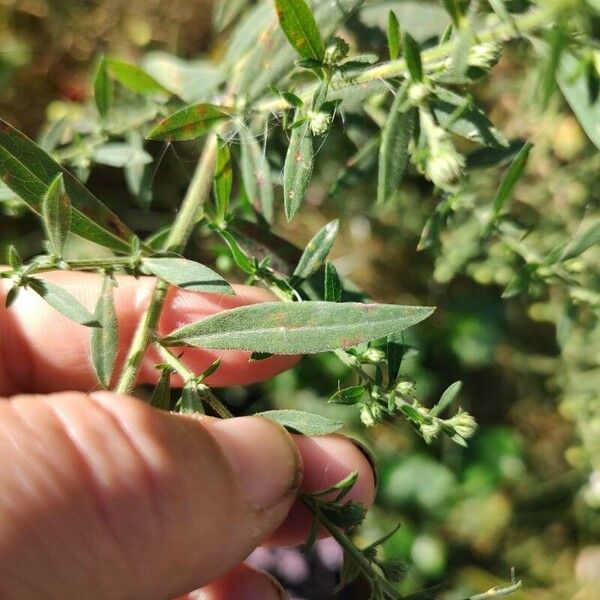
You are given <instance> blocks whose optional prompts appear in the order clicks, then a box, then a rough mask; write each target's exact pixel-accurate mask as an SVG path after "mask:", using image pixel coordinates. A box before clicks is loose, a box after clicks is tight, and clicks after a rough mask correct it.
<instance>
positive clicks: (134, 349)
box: [115, 133, 217, 394]
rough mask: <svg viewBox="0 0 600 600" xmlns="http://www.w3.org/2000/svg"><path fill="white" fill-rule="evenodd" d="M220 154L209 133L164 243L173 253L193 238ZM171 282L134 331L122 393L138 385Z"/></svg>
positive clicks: (161, 283) (159, 285)
mask: <svg viewBox="0 0 600 600" xmlns="http://www.w3.org/2000/svg"><path fill="white" fill-rule="evenodd" d="M216 154H217V136H216V133H213V134H211V135H210V136H209V138H208V139H207V141H206V144H205V146H204V150H203V152H202V156H201V157H200V161H199V162H198V166H197V167H196V171H195V173H194V176H193V178H192V182H191V184H190V187H189V188H188V191H187V193H186V196H185V198H184V200H183V203H182V205H181V209H180V211H179V213H178V214H177V217H176V218H175V222H174V223H173V227H172V228H171V232H170V234H169V237H168V239H167V241H166V244H165V249H166V250H168V251H170V252H176V253H181V252H182V251H183V250H184V249H185V246H186V244H187V242H188V240H189V239H190V236H191V234H192V232H193V230H194V227H195V225H196V223H197V222H198V219H199V216H200V214H201V212H202V206H203V205H204V203H205V202H206V200H207V199H208V197H209V194H210V188H211V185H212V181H213V177H214V166H215V160H216ZM168 288H169V286H168V284H167V283H166V282H165V281H162V280H160V281H159V282H158V283H157V284H156V287H155V288H154V292H153V294H152V298H151V300H150V304H149V305H148V308H147V309H146V312H145V313H144V316H143V317H142V319H141V321H140V323H139V325H138V327H137V330H136V332H135V334H134V337H133V340H132V343H131V347H130V348H129V352H128V354H127V359H126V361H125V366H124V368H123V372H122V373H121V377H120V378H119V382H118V384H117V387H116V389H115V391H116V392H117V393H119V394H129V393H131V391H132V390H133V388H134V386H135V382H136V379H137V374H138V371H139V369H140V365H141V363H142V359H143V358H144V354H145V352H146V348H147V347H148V345H149V344H150V342H151V341H152V336H153V332H154V330H155V329H156V327H157V325H158V321H159V319H160V315H161V312H162V308H163V306H164V303H165V300H166V298H167V291H168Z"/></svg>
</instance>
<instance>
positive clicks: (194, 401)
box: [179, 381, 204, 415]
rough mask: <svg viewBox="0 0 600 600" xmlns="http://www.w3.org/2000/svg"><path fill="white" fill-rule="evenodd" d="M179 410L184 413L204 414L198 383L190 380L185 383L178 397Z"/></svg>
mask: <svg viewBox="0 0 600 600" xmlns="http://www.w3.org/2000/svg"><path fill="white" fill-rule="evenodd" d="M179 406H180V412H182V413H186V414H201V415H203V414H204V406H203V405H202V397H201V396H200V391H199V390H198V385H197V384H196V382H195V381H190V382H188V383H186V384H185V386H184V387H183V390H182V391H181V398H180V399H179Z"/></svg>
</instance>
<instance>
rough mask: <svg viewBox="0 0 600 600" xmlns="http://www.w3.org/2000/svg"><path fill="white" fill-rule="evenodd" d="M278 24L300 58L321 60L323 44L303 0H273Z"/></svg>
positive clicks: (323, 50)
mask: <svg viewBox="0 0 600 600" xmlns="http://www.w3.org/2000/svg"><path fill="white" fill-rule="evenodd" d="M275 7H276V9H277V16H278V17H279V25H280V26H281V29H282V30H283V32H284V33H285V35H286V37H287V39H288V40H289V42H290V44H291V45H292V46H293V47H294V48H295V50H296V52H298V54H299V55H300V56H301V57H302V58H314V59H315V60H318V61H322V60H323V58H324V57H325V45H324V44H323V40H322V39H321V34H320V32H319V28H318V27H317V23H316V21H315V18H314V16H313V14H312V12H311V10H310V8H309V6H308V5H307V4H306V2H304V0H275Z"/></svg>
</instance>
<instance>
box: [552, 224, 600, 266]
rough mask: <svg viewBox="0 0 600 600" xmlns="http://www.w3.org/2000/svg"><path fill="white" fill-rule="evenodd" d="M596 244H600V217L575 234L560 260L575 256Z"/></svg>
mask: <svg viewBox="0 0 600 600" xmlns="http://www.w3.org/2000/svg"><path fill="white" fill-rule="evenodd" d="M596 244H600V218H599V219H595V220H594V221H592V223H591V224H590V225H588V226H587V227H585V228H584V229H583V230H582V231H580V232H579V233H577V234H576V235H575V237H574V238H573V239H572V240H571V241H570V242H569V243H568V244H567V247H566V248H565V249H564V250H563V252H562V254H561V255H560V260H561V261H564V260H569V259H571V258H575V257H576V256H579V255H580V254H582V253H583V252H585V251H586V250H587V249H588V248H591V247H592V246H595V245H596Z"/></svg>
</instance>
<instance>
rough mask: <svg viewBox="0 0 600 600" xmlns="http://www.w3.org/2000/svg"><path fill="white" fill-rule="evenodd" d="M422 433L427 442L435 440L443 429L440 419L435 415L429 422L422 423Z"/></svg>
mask: <svg viewBox="0 0 600 600" xmlns="http://www.w3.org/2000/svg"><path fill="white" fill-rule="evenodd" d="M420 429H421V435H422V436H423V439H424V440H425V442H426V443H427V444H431V442H432V441H433V440H435V438H436V437H437V436H438V435H439V433H440V431H441V430H442V425H441V423H440V420H439V419H436V418H435V417H434V418H433V420H432V421H431V422H429V423H423V424H422V425H421V428H420Z"/></svg>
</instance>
